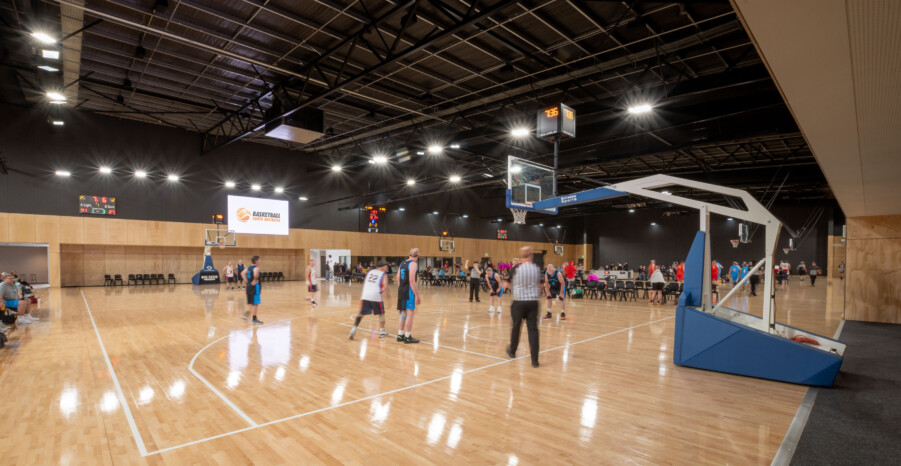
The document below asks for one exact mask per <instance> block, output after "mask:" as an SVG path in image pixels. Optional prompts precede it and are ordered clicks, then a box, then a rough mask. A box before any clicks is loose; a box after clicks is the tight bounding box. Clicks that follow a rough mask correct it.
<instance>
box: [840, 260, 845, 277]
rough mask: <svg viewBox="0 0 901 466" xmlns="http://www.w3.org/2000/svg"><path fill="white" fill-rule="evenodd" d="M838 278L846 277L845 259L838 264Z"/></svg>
mask: <svg viewBox="0 0 901 466" xmlns="http://www.w3.org/2000/svg"><path fill="white" fill-rule="evenodd" d="M838 278H840V279H842V280H844V279H845V261H842V263H841V264H838Z"/></svg>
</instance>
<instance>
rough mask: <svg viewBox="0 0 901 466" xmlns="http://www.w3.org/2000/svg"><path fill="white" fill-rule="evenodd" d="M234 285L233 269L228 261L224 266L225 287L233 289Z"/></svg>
mask: <svg viewBox="0 0 901 466" xmlns="http://www.w3.org/2000/svg"><path fill="white" fill-rule="evenodd" d="M234 287H235V269H234V268H233V267H232V263H231V262H229V263H228V265H226V266H225V289H226V290H228V289H234Z"/></svg>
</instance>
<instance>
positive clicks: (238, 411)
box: [188, 335, 258, 426]
mask: <svg viewBox="0 0 901 466" xmlns="http://www.w3.org/2000/svg"><path fill="white" fill-rule="evenodd" d="M227 336H228V335H226V337H227ZM219 341H221V340H216V341H214V342H212V343H210V344H209V345H206V346H204V347H203V349H202V350H200V351H198V352H197V353H195V354H194V357H193V358H191V362H190V363H189V364H188V371H189V372H190V373H191V374H193V375H194V377H197V378H198V379H199V380H200V381H201V382H203V384H204V385H206V387H207V388H209V389H210V391H212V392H213V393H214V394H215V395H216V396H218V397H219V399H221V400H222V401H223V402H224V403H225V404H226V405H228V407H229V408H231V409H232V411H234V412H235V414H237V415H238V416H240V417H241V418H242V419H244V420H245V421H246V422H247V423H248V424H250V425H251V426H256V425H258V424H257V423H256V422H255V421H254V420H253V419H251V418H250V416H248V415H247V414H246V413H245V412H244V411H241V408H239V407H238V406H237V405H236V404H234V403H232V401H231V400H229V399H228V397H226V396H225V395H224V394H222V392H220V391H219V390H217V389H216V387H214V386H213V385H212V384H211V383H209V382H208V381H207V380H206V379H205V378H204V377H203V376H201V375H200V374H198V373H197V371H195V370H194V361H196V360H197V356H200V353H202V352H203V351H204V350H205V349H207V348H209V347H210V345H212V344H214V343H218V342H219Z"/></svg>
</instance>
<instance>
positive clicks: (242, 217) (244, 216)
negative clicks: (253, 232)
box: [235, 207, 250, 223]
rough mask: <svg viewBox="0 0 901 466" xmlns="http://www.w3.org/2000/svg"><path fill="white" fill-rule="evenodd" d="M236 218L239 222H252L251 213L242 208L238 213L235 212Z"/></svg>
mask: <svg viewBox="0 0 901 466" xmlns="http://www.w3.org/2000/svg"><path fill="white" fill-rule="evenodd" d="M235 216H236V217H238V221H239V222H241V223H244V222H246V221H248V220H250V211H249V210H247V209H245V208H243V207H241V208H240V209H238V211H237V212H235Z"/></svg>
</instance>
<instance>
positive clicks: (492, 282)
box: [485, 267, 504, 315]
mask: <svg viewBox="0 0 901 466" xmlns="http://www.w3.org/2000/svg"><path fill="white" fill-rule="evenodd" d="M485 279H486V280H488V291H489V292H490V293H491V297H490V298H489V300H488V301H489V303H490V304H489V306H488V313H489V314H494V303H495V302H497V315H501V306H502V305H503V304H504V301H503V300H502V299H501V298H502V297H503V296H504V287H503V285H501V276H500V274H498V273H497V272H495V271H494V269H492V268H491V267H488V270H486V271H485Z"/></svg>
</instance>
